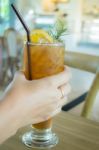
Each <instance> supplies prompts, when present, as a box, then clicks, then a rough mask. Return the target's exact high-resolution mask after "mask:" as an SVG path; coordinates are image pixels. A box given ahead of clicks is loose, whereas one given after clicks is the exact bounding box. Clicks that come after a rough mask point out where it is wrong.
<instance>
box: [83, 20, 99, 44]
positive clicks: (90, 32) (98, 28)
mask: <svg viewBox="0 0 99 150" xmlns="http://www.w3.org/2000/svg"><path fill="white" fill-rule="evenodd" d="M81 39H82V41H83V42H88V43H99V19H98V18H96V19H94V18H93V19H90V20H88V19H87V20H84V21H83V23H82V34H81Z"/></svg>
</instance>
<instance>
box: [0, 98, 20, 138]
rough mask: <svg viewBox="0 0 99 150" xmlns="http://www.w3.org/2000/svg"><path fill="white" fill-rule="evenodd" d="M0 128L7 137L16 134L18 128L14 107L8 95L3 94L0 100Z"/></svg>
mask: <svg viewBox="0 0 99 150" xmlns="http://www.w3.org/2000/svg"><path fill="white" fill-rule="evenodd" d="M0 125H1V126H0V128H1V129H2V130H3V131H4V132H5V133H6V135H7V136H8V137H7V138H9V137H10V136H13V135H14V134H16V132H17V130H18V129H19V125H18V118H17V117H16V114H15V111H14V107H13V105H12V104H11V103H10V101H9V96H5V97H4V99H3V100H2V101H1V102H0Z"/></svg>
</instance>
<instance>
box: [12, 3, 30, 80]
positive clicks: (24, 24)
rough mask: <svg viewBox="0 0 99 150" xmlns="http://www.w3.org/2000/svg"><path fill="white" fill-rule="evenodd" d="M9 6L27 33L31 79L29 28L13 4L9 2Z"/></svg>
mask: <svg viewBox="0 0 99 150" xmlns="http://www.w3.org/2000/svg"><path fill="white" fill-rule="evenodd" d="M11 7H12V8H13V10H14V12H15V14H16V16H17V17H18V19H19V20H20V22H21V24H22V25H23V27H24V29H25V31H26V34H27V57H28V72H29V79H30V80H31V79H32V76H31V58H30V46H29V43H30V30H29V28H28V26H27V25H26V23H25V21H24V19H23V18H22V16H21V14H20V13H19V11H18V10H17V9H16V7H15V6H14V4H11Z"/></svg>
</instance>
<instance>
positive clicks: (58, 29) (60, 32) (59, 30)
mask: <svg viewBox="0 0 99 150" xmlns="http://www.w3.org/2000/svg"><path fill="white" fill-rule="evenodd" d="M67 32H68V29H67V23H66V21H64V20H60V19H58V20H57V21H56V23H55V25H54V26H53V29H50V30H49V31H48V33H49V35H50V36H51V37H52V38H53V40H54V42H63V40H62V37H63V36H65V35H67Z"/></svg>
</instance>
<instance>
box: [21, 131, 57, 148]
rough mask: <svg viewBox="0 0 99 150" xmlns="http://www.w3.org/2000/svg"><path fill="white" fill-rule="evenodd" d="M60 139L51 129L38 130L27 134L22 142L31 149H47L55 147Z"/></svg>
mask: <svg viewBox="0 0 99 150" xmlns="http://www.w3.org/2000/svg"><path fill="white" fill-rule="evenodd" d="M58 141H59V139H58V137H57V136H56V134H55V133H52V131H51V129H47V130H43V131H42V130H36V129H33V131H30V132H28V133H25V134H24V135H23V136H22V142H23V143H24V144H25V145H26V146H27V147H30V148H38V149H46V148H51V147H54V146H55V145H56V144H57V143H58Z"/></svg>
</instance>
